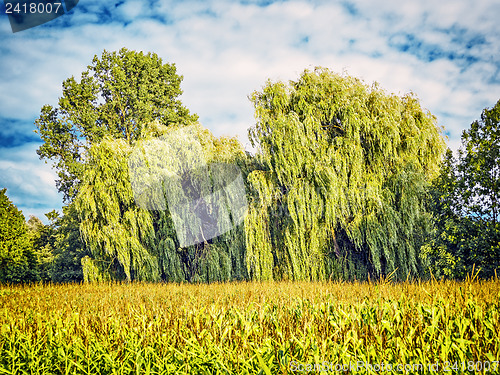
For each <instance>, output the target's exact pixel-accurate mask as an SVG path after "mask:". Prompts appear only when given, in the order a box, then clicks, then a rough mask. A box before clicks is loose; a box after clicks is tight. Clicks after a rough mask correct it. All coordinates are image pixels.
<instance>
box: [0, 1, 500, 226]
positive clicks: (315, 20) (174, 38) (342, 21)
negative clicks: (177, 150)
mask: <svg viewBox="0 0 500 375" xmlns="http://www.w3.org/2000/svg"><path fill="white" fill-rule="evenodd" d="M1 9H2V17H0V40H1V42H0V88H1V90H0V188H3V187H6V188H7V195H8V196H9V197H10V199H11V200H12V201H13V202H14V204H16V205H17V206H18V207H19V208H20V209H22V210H23V213H24V214H25V216H26V217H28V216H29V215H31V214H33V215H37V216H38V217H40V218H42V219H44V221H46V220H45V217H44V213H46V212H49V211H51V210H52V209H60V207H61V205H62V196H61V195H60V194H58V193H57V190H56V188H55V183H54V178H55V173H54V172H53V171H52V169H51V167H50V164H45V163H44V162H43V161H40V160H39V159H38V156H37V154H36V149H37V148H38V147H39V145H40V144H41V142H40V139H39V138H38V136H37V135H36V134H35V133H34V130H35V126H34V120H35V119H36V118H37V117H38V115H39V114H40V109H41V107H42V106H43V105H44V104H51V105H56V104H57V101H58V98H59V97H60V96H61V93H62V91H61V83H62V82H63V81H64V80H65V79H66V78H68V77H71V76H75V77H76V78H79V77H80V74H81V72H82V71H83V70H85V69H86V66H87V65H89V64H90V63H91V61H92V58H93V57H94V55H101V53H102V51H103V50H104V49H106V50H108V51H113V50H118V49H120V48H121V47H127V48H129V49H135V50H142V51H144V52H149V51H151V52H156V53H157V54H158V55H159V56H160V57H162V58H163V60H164V61H165V62H170V63H175V64H176V66H177V69H178V73H180V74H182V75H183V76H184V81H183V84H182V88H183V90H184V94H183V96H182V101H183V103H184V104H185V105H186V106H187V107H188V108H189V109H190V111H191V112H192V113H197V114H198V115H199V117H200V121H201V123H202V124H203V125H204V126H206V127H207V128H209V129H210V130H211V131H212V132H213V133H214V134H215V135H223V134H224V135H236V136H238V137H239V139H240V140H241V142H242V143H243V145H245V146H246V147H247V148H250V145H249V143H248V139H247V137H246V134H247V128H248V127H250V126H251V125H253V122H254V120H253V110H252V106H251V104H250V102H249V100H248V95H249V94H251V93H252V92H253V91H255V90H258V89H260V87H261V86H262V85H263V84H264V83H265V81H266V80H267V79H268V78H270V79H272V80H290V79H296V78H297V77H298V76H299V74H300V73H301V72H302V71H303V70H304V69H306V68H309V69H312V68H314V67H315V66H324V67H328V68H330V69H331V70H333V71H335V72H338V73H341V72H343V71H346V72H347V73H348V74H351V75H354V76H357V77H359V78H362V79H363V80H365V82H367V83H369V84H371V83H372V82H373V81H377V82H379V83H380V85H381V87H383V88H384V89H386V90H387V91H389V92H394V93H396V94H404V93H407V92H409V91H413V92H414V93H416V94H417V96H418V97H419V98H420V100H421V103H422V105H423V106H424V107H425V108H427V109H428V110H429V111H431V112H432V113H433V114H434V115H435V116H437V118H438V122H439V125H441V126H444V127H445V129H446V135H447V136H448V137H449V140H448V144H449V146H450V147H451V148H452V149H455V150H456V149H457V148H458V146H459V144H460V135H461V132H462V131H463V130H464V129H466V128H468V126H469V125H470V123H471V122H472V121H473V120H474V119H477V118H479V116H480V114H481V111H482V109H483V108H485V107H492V106H493V105H494V104H495V103H496V101H497V100H498V99H500V26H499V25H500V23H499V22H498V19H499V16H500V2H498V1H497V0H474V1H469V0H454V1H448V0H441V1H427V0H423V1H406V0H397V1H396V0H384V1H373V0H359V1H321V0H317V1H305V0H290V1H270V0H257V1H251V0H242V1H240V2H238V1H226V0H208V1H191V0H183V1H167V0H165V1H164V0H160V1H154V0H153V1H149V2H146V1H136V0H120V1H118V2H113V1H98V0H80V2H79V3H78V5H77V6H76V7H75V8H73V10H72V11H71V12H69V13H68V14H66V15H64V16H61V17H59V18H57V19H56V20H54V21H51V22H49V23H46V24H44V25H42V26H38V27H35V28H32V29H29V30H25V31H21V32H17V33H12V30H11V27H10V24H9V20H8V17H7V16H5V14H3V13H5V7H3V5H2V8H1Z"/></svg>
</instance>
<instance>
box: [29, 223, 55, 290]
mask: <svg viewBox="0 0 500 375" xmlns="http://www.w3.org/2000/svg"><path fill="white" fill-rule="evenodd" d="M48 216H51V214H48ZM26 224H27V227H28V237H29V239H30V246H31V247H32V248H33V252H34V254H35V257H36V263H37V272H38V277H39V279H40V280H41V281H50V280H51V279H52V264H53V260H54V228H53V225H45V224H43V222H42V221H41V220H40V219H39V218H38V217H36V216H33V215H30V218H29V219H28V222H27V223H26Z"/></svg>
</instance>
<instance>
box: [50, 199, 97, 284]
mask: <svg viewBox="0 0 500 375" xmlns="http://www.w3.org/2000/svg"><path fill="white" fill-rule="evenodd" d="M49 219H50V218H49ZM52 223H53V224H52V225H53V226H54V231H53V237H54V252H53V255H54V260H53V263H52V269H51V279H52V281H54V282H80V281H83V268H82V259H83V258H84V257H85V256H88V255H90V251H89V249H88V247H87V246H86V244H85V242H84V241H83V239H82V238H81V235H80V220H79V218H78V214H77V212H76V209H75V206H74V204H70V205H68V206H65V207H63V215H62V216H59V215H57V216H55V215H54V214H53V216H52Z"/></svg>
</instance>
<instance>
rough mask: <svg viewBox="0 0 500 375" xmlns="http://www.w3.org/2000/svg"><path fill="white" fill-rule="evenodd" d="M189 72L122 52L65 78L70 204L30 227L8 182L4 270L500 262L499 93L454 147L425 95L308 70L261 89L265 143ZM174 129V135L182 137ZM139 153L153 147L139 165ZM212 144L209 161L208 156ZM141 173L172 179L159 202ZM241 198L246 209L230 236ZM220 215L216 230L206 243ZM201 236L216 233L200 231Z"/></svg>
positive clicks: (411, 271)
mask: <svg viewBox="0 0 500 375" xmlns="http://www.w3.org/2000/svg"><path fill="white" fill-rule="evenodd" d="M181 81H182V76H180V75H178V74H177V72H176V67H175V64H169V63H164V62H163V61H162V59H161V58H159V57H158V56H157V55H156V54H152V53H148V54H144V53H142V52H136V51H131V50H128V49H125V48H123V49H121V50H120V51H117V52H108V51H104V52H103V54H102V56H100V57H98V56H96V57H95V58H94V59H93V61H92V64H91V65H89V66H88V68H87V70H86V71H84V72H83V73H82V75H81V78H80V80H79V81H77V80H76V79H75V78H74V77H71V78H69V79H67V80H66V81H64V82H63V85H62V87H63V92H62V96H61V98H60V99H59V102H58V105H57V106H51V105H46V106H44V107H43V108H42V110H41V115H40V117H39V118H38V119H37V120H36V125H37V132H38V134H39V135H40V137H41V139H42V141H43V144H42V145H41V146H40V148H39V149H38V151H37V153H38V155H39V156H40V158H41V159H44V160H46V161H50V162H52V164H53V167H54V168H55V169H56V171H57V173H58V180H57V188H58V190H59V191H60V192H61V193H62V194H63V196H64V204H65V205H64V207H63V212H62V214H58V213H56V212H55V211H53V212H51V213H49V214H47V219H48V220H49V224H48V225H44V224H43V223H42V222H41V221H40V220H39V219H38V218H36V217H31V218H30V219H29V220H28V221H27V222H25V220H24V217H23V215H22V213H21V212H20V211H19V210H17V208H16V207H15V206H14V205H13V204H12V202H10V200H9V199H8V197H7V195H6V190H5V189H3V190H2V191H1V192H0V212H1V213H2V215H1V219H0V220H1V221H0V282H29V281H37V280H42V281H55V282H59V281H81V280H87V281H93V280H129V281H132V280H147V281H171V282H214V281H228V280H328V279H335V280H353V279H357V280H364V279H367V278H378V277H381V276H384V275H393V276H395V277H397V278H398V279H406V278H407V277H410V278H427V277H431V275H432V276H434V277H436V278H463V277H465V276H466V275H467V274H468V273H470V272H472V269H473V267H475V269H476V270H479V275H480V276H481V277H490V276H492V275H494V274H495V273H496V270H497V268H498V267H499V264H500V227H499V223H498V199H499V196H498V194H499V183H498V181H499V165H500V163H499V161H500V160H499V158H500V150H499V147H500V146H499V144H500V142H499V140H500V130H499V125H498V124H499V119H500V101H499V102H498V103H496V105H495V106H494V107H493V108H491V109H488V108H487V109H485V110H484V111H483V113H482V115H481V119H480V120H477V121H475V122H473V123H472V124H471V126H470V128H469V129H468V130H465V131H464V132H463V134H462V146H461V149H460V151H459V154H458V157H457V158H456V159H455V158H454V156H453V153H452V152H451V151H450V150H449V149H448V150H447V149H446V144H445V139H444V137H443V129H442V128H440V127H439V126H438V125H437V122H436V118H435V117H434V116H433V115H432V114H431V113H429V112H428V111H426V110H425V109H423V108H422V107H421V105H420V103H419V100H418V98H417V97H416V96H415V95H414V94H407V95H403V96H398V95H394V94H388V93H387V92H386V91H384V90H383V89H382V88H380V87H379V85H378V84H373V85H371V86H369V85H367V84H365V83H364V82H363V81H361V80H359V79H357V78H355V77H351V76H349V75H346V74H343V75H339V74H336V73H334V72H332V71H330V70H328V69H325V68H316V69H314V70H312V71H309V70H305V71H304V72H303V73H302V74H301V75H300V76H299V77H298V79H297V80H296V81H290V82H288V83H285V82H272V81H268V82H266V83H265V84H264V86H263V87H262V89H261V90H260V91H256V92H254V93H253V94H252V95H251V97H250V100H251V101H252V103H253V105H254V108H255V119H256V122H255V124H254V126H252V127H251V128H250V129H249V138H250V141H251V142H252V145H253V147H254V149H255V150H256V152H255V153H254V154H251V153H249V152H247V151H245V150H244V149H243V147H242V146H241V144H240V143H239V142H238V141H237V140H236V139H235V138H232V137H220V138H217V137H215V136H213V135H212V134H211V133H210V132H209V131H208V130H207V129H205V128H204V127H203V126H202V125H200V124H199V123H198V116H197V115H195V114H191V113H190V112H189V110H188V109H187V108H185V107H184V106H183V104H182V103H181V101H180V100H179V96H180V95H181V93H182V91H181V88H180V84H181ZM165 139H173V140H174V141H173V142H171V144H170V146H168V147H169V148H168V149H166V148H165V145H164V143H161V142H160V141H162V140H165ZM193 140H194V141H193ZM195 146H196V147H195ZM138 150H139V151H138ZM137 152H139V153H138V155H146V154H148V155H150V156H149V159H148V160H147V161H146V162H144V163H142V164H141V162H140V160H139V159H137V160H136V161H135V162H134V163H135V164H134V168H136V169H135V171H136V172H133V171H132V169H131V160H133V159H132V156H133V155H135V154H134V153H137ZM200 153H201V154H202V155H203V158H204V160H205V162H206V166H203V167H202V168H195V166H198V165H200V164H199V158H200ZM179 155H182V156H181V157H180V156H179ZM228 166H235V168H237V171H239V173H240V174H241V178H242V181H243V182H242V184H243V186H244V188H243V189H240V191H238V190H236V191H232V192H231V191H230V190H228V189H221V188H220V186H222V185H220V186H218V185H217V181H218V180H220V179H221V176H223V175H221V174H220V173H219V172H217V171H219V170H220V168H226V169H227V168H228ZM141 168H142V169H141ZM169 168H170V169H171V170H173V169H172V168H174V169H175V171H176V173H177V174H175V176H176V177H175V179H173V180H172V179H171V180H169V179H168V178H167V177H165V176H167V175H169V174H168V173H170V175H172V173H171V172H168V171H167V170H168V169H169ZM137 171H139V172H140V173H139V172H137ZM167 172H168V173H167ZM132 173H135V174H136V175H135V176H132ZM165 173H167V174H165ZM170 175H169V176H170ZM134 179H136V180H137V179H138V180H137V181H139V182H140V186H148V187H150V189H153V190H154V191H155V193H154V194H149V195H145V196H143V197H142V198H141V199H143V203H144V204H142V205H141V204H140V203H139V201H138V198H137V192H136V191H135V190H134V189H135V188H134V183H135V182H137V181H135V180H134ZM159 180H161V181H162V182H161V184H158V181H159ZM166 181H170V182H168V183H167V182H166ZM155 184H156V185H155ZM169 184H170V185H169ZM175 184H177V185H176V186H177V188H175V189H177V190H175V189H174V187H172V186H173V185H175ZM152 186H153V187H154V186H156V187H155V188H151V187H152ZM169 186H170V187H169ZM214 186H218V187H217V188H214ZM179 187H181V188H179ZM169 189H170V190H169ZM172 189H174V190H172ZM173 191H175V192H176V193H175V194H173V193H172V192H173ZM221 191H222V193H221ZM202 192H203V194H201V193H202ZM155 194H156V195H155ZM221 194H223V195H224V194H225V195H224V196H222V195H221ZM231 194H232V195H233V196H232V197H231ZM238 194H239V195H240V196H239V197H238ZM144 197H145V198H144ZM166 197H167V198H169V199H168V205H166V206H164V207H163V206H161V207H160V206H158V205H156V206H154V204H153V203H154V202H161V201H162V200H163V201H165V198H166ZM189 197H196V199H195V200H194V202H195V203H196V205H193V206H189V205H188V204H185V202H187V199H188V198H189ZM222 198H224V199H225V200H223V202H225V203H221V204H219V205H214V204H213V202H214V201H217V202H222V200H221V199H222ZM193 199H194V198H193ZM231 199H233V201H234V200H235V199H239V200H240V201H241V200H242V199H243V200H244V201H245V202H246V207H245V208H246V211H245V216H244V220H243V221H242V222H238V223H237V225H234V226H232V227H231V229H230V230H226V229H227V228H228V223H230V222H234V221H235V213H234V212H233V213H231V212H230V211H231V210H229V211H228V212H229V214H224V212H225V210H226V209H228V208H230V206H231V204H230V201H231ZM211 202H212V203H211ZM152 204H153V206H151V205H152ZM148 205H149V206H151V207H152V208H151V207H149V209H148V208H147V207H148ZM179 215H180V217H182V218H184V221H185V225H184V226H183V227H182V230H181V228H180V227H179V224H178V223H179ZM202 218H204V219H202ZM207 223H212V224H207ZM210 225H212V227H213V228H212V231H214V233H216V234H217V235H214V236H213V237H210V238H205V236H204V235H203V233H208V232H210V230H211V229H210V228H211V227H210ZM214 228H215V229H214ZM223 229H224V230H223ZM198 232H199V233H201V234H202V237H200V238H202V240H199V241H196V242H195V243H187V242H186V238H194V237H196V236H195V234H196V233H198ZM190 236H191V237H190Z"/></svg>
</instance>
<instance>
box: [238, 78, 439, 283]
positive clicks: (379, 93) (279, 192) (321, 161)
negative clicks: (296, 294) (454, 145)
mask: <svg viewBox="0 0 500 375" xmlns="http://www.w3.org/2000/svg"><path fill="white" fill-rule="evenodd" d="M252 101H253V103H254V106H255V110H256V119H257V123H256V125H255V127H253V128H252V129H251V130H250V133H249V134H250V138H251V140H252V142H253V144H254V146H256V147H258V149H259V152H260V153H261V155H260V157H261V159H262V166H261V168H260V169H261V170H258V171H254V172H252V173H251V174H250V175H249V177H248V179H249V182H250V185H251V188H252V192H253V196H254V197H255V199H254V200H253V202H252V204H251V208H250V212H249V214H248V216H247V220H246V222H245V225H246V238H247V264H248V266H249V268H250V270H249V274H250V275H254V277H255V278H256V279H270V278H275V279H287V278H288V279H311V280H316V279H325V278H366V277H367V274H368V273H370V274H372V276H374V275H381V274H388V273H391V272H393V271H396V270H397V271H396V272H397V274H398V276H400V277H406V276H407V275H408V274H410V273H411V274H418V273H419V272H420V262H419V257H418V254H417V250H418V249H419V248H420V245H421V244H422V243H423V240H424V238H425V236H426V233H427V231H428V229H429V219H430V217H429V214H428V213H427V212H426V210H425V207H424V201H425V194H426V187H427V185H428V181H429V180H430V179H432V177H433V176H434V175H435V174H436V172H437V170H438V165H439V160H440V158H441V154H442V152H443V149H444V140H443V138H442V136H441V134H440V129H439V128H438V127H437V126H436V121H435V118H434V117H433V116H432V115H431V114H430V113H428V112H425V111H424V110H422V108H421V107H420V104H419V102H418V100H417V99H416V98H415V96H413V95H411V94H410V95H406V96H403V97H398V96H396V95H388V94H386V93H385V92H384V91H383V90H381V89H380V88H379V87H378V86H377V85H374V86H372V87H368V86H366V85H365V84H364V83H362V82H361V81H359V80H358V79H355V78H353V77H350V76H339V75H336V74H334V73H332V72H330V71H329V70H327V69H320V68H318V69H316V70H315V71H313V72H310V71H305V72H304V73H303V74H302V75H301V77H300V79H299V80H298V81H296V82H290V84H289V85H286V84H284V83H282V82H277V83H272V82H267V84H266V85H265V86H264V87H263V90H262V91H261V92H255V93H254V94H253V96H252Z"/></svg>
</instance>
